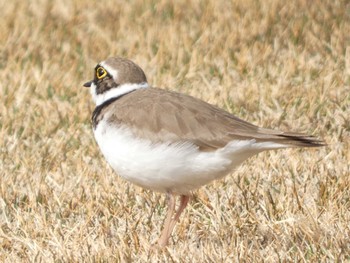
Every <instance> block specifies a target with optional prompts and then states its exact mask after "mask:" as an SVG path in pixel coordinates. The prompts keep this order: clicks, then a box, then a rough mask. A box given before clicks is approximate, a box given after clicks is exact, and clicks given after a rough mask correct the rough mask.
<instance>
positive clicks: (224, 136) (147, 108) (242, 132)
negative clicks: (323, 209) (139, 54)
mask: <svg viewBox="0 0 350 263" xmlns="http://www.w3.org/2000/svg"><path fill="white" fill-rule="evenodd" d="M111 107H112V108H113V109H111ZM107 109H110V110H111V111H110V112H113V113H112V114H110V115H108V116H107V115H106V116H105V117H106V118H108V120H109V121H110V122H117V123H123V124H126V125H128V126H129V127H132V129H133V132H134V133H135V135H137V136H140V137H143V138H148V139H150V140H151V141H163V142H171V143H174V142H180V141H191V142H193V143H194V144H196V145H198V146H199V147H200V148H201V149H203V150H215V149H217V148H220V147H223V146H225V145H226V144H227V143H228V142H230V141H232V140H235V139H237V140H244V139H256V140H257V141H261V142H264V141H272V142H278V143H282V144H287V145H290V146H291V147H292V146H300V147H314V146H321V145H323V142H322V141H320V140H317V139H315V138H314V137H311V136H307V135H304V134H299V133H284V132H280V131H274V130H270V129H263V128H259V127H258V126H255V125H253V124H250V123H248V122H246V121H243V120H241V119H239V118H237V117H235V116H234V115H232V114H230V113H228V112H226V111H224V110H222V109H220V108H218V107H215V106H213V105H211V104H208V103H206V102H204V101H202V100H199V99H196V98H194V97H191V96H187V95H184V94H180V93H176V92H171V91H167V90H162V89H157V88H147V89H140V90H137V91H134V92H131V93H130V94H127V95H125V96H123V97H121V98H120V99H118V100H117V101H116V102H114V103H112V104H111V105H109V106H108V107H106V109H104V110H103V111H104V112H105V114H107ZM103 115H104V114H103Z"/></svg>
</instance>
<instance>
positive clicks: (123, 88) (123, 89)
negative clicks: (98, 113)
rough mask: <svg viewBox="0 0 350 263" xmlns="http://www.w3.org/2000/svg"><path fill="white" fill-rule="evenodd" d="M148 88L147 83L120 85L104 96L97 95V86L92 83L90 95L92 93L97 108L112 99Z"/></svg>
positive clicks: (103, 94)
mask: <svg viewBox="0 0 350 263" xmlns="http://www.w3.org/2000/svg"><path fill="white" fill-rule="evenodd" d="M148 87H149V86H148V83H147V82H143V83H138V84H131V83H126V84H123V85H120V86H118V87H115V88H112V89H109V90H107V91H106V92H104V93H102V94H97V93H96V84H95V83H91V86H90V93H91V96H92V99H93V100H94V102H95V103H96V106H99V105H101V104H102V103H104V102H105V101H107V100H109V99H111V98H118V97H120V96H121V95H123V94H126V93H128V92H130V91H133V90H137V89H144V88H148Z"/></svg>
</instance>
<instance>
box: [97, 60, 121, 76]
mask: <svg viewBox="0 0 350 263" xmlns="http://www.w3.org/2000/svg"><path fill="white" fill-rule="evenodd" d="M100 65H101V66H102V67H103V68H104V69H105V70H107V72H108V73H109V74H111V75H112V77H113V79H114V80H117V79H118V70H116V69H114V68H113V67H111V66H110V65H108V64H107V63H106V61H102V62H101V63H100Z"/></svg>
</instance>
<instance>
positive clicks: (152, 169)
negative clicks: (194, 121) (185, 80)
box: [94, 120, 283, 194]
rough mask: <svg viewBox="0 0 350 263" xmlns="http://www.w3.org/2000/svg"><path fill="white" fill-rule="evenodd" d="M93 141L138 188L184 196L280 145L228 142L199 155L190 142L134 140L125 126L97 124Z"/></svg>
mask: <svg viewBox="0 0 350 263" xmlns="http://www.w3.org/2000/svg"><path fill="white" fill-rule="evenodd" d="M94 134H95V138H96V141H97V143H98V145H99V147H100V149H101V151H102V153H103V155H104V157H105V158H106V160H107V162H108V163H109V164H110V165H111V166H112V168H113V169H114V170H115V172H116V173H117V174H118V175H120V176H122V177H124V178H125V179H126V180H128V181H130V182H132V183H134V184H137V185H139V186H141V187H144V188H148V189H152V190H155V191H159V192H173V193H178V194H188V193H189V192H190V191H192V190H194V189H197V188H199V187H200V186H202V185H205V184H207V183H209V182H211V181H213V180H215V179H218V178H221V177H223V176H224V175H226V174H227V173H229V172H230V171H231V170H232V169H233V168H234V167H236V166H237V165H239V164H241V163H242V162H243V161H244V160H246V159H247V158H249V157H250V156H252V155H254V154H256V153H258V152H261V151H263V150H265V149H272V148H281V147H283V145H277V144H274V145H271V144H269V145H266V143H256V142H255V140H244V141H232V142H230V143H229V144H227V145H226V146H225V147H224V148H222V149H219V150H217V151H213V152H201V151H199V150H198V147H196V146H195V145H193V144H192V143H189V142H187V143H179V144H171V145H167V144H160V143H159V144H155V143H152V142H150V141H148V140H144V139H139V138H135V137H134V136H133V134H132V133H131V132H130V131H128V129H127V128H126V127H120V128H118V127H115V126H109V125H108V123H106V122H105V121H103V120H102V121H100V123H99V124H98V126H97V128H96V129H95V130H94Z"/></svg>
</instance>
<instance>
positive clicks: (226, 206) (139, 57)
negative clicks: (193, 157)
mask: <svg viewBox="0 0 350 263" xmlns="http://www.w3.org/2000/svg"><path fill="white" fill-rule="evenodd" d="M0 6H1V11H2V12H1V17H0V40H1V46H0V49H1V52H0V68H1V71H0V79H1V82H0V98H1V104H0V144H1V151H0V155H1V159H0V261H5V262H22V261H23V262H40V261H41V262H54V261H55V262H72V261H73V262H74V261H80V262H81V261H85V262H95V261H102V260H103V261H123V262H129V261H134V262H144V261H153V262H163V261H164V262H188V261H194V262H229V261H236V262H238V261H247V262H261V261H264V260H265V261H267V262H276V261H282V262H285V261H295V262H299V261H330V262H332V261H347V260H350V242H349V240H350V228H349V225H350V190H349V189H350V175H349V174H350V172H349V170H350V149H349V144H350V142H349V141H350V120H349V116H350V38H349V36H350V34H349V32H350V17H349V16H350V6H349V3H348V1H346V0H325V1H321V0H316V1H308V0H298V1H278V0H267V1H262V0H261V1H255V0H248V1H243V0H241V1H234V3H228V1H224V0H222V1H214V0H206V1H199V0H193V1H185V0H181V1H177V2H176V4H175V3H171V2H170V1H166V0H162V1H159V2H158V1H154V0H153V1H130V2H127V1H99V2H97V1H96V2H95V1H83V0H79V1H69V0H65V1H50V0H36V1H20V0H13V1H7V2H5V1H2V2H1V3H0ZM111 55H119V56H125V57H128V58H130V59H132V60H134V61H135V62H137V63H138V64H139V65H140V66H141V67H142V68H143V69H144V70H145V72H146V74H147V75H148V79H149V81H150V82H151V83H153V84H154V85H156V86H162V87H169V88H170V89H173V90H179V91H181V92H185V93H189V94H191V95H194V96H196V97H200V98H202V99H204V100H206V101H209V102H211V103H214V104H217V105H219V106H221V107H224V108H226V109H227V110H229V111H231V112H233V113H235V114H236V115H238V116H240V117H241V118H244V119H246V120H249V121H251V122H253V123H255V124H258V125H262V126H267V127H275V128H279V129H285V130H287V129H294V130H298V131H304V132H307V133H310V134H314V135H317V136H321V137H323V138H324V139H325V140H326V141H327V142H328V143H329V146H328V147H325V148H322V149H312V150H281V151H277V152H269V153H264V154H260V155H259V156H257V157H256V158H252V159H250V160H248V161H247V162H246V163H245V165H244V166H242V167H241V168H239V169H238V170H237V171H236V172H235V173H233V175H231V176H228V177H226V178H225V179H224V180H221V181H217V182H214V183H213V184H211V185H208V186H206V187H203V188H201V189H200V190H198V191H197V192H196V193H195V196H196V197H195V199H194V200H193V201H192V203H191V205H190V206H189V207H188V209H187V210H186V212H185V213H184V215H183V216H182V218H181V222H180V223H179V224H178V225H177V227H176V229H175V234H174V236H173V239H172V241H171V245H170V246H169V247H168V248H167V249H166V250H164V251H151V250H150V249H149V245H150V244H151V243H152V242H154V241H155V240H156V238H157V235H158V234H159V233H160V225H161V224H162V220H163V218H164V216H165V209H164V199H165V198H164V196H163V195H160V194H157V193H153V192H149V191H145V190H142V189H140V188H138V187H136V186H133V185H130V184H129V183H127V182H125V181H123V180H122V179H120V178H119V177H118V176H117V175H115V174H114V173H113V172H112V171H111V169H110V168H109V167H108V166H107V164H106V162H105V161H104V159H103V158H102V156H101V154H100V152H99V150H98V147H97V145H96V143H95V142H94V139H93V135H92V131H91V127H90V122H89V118H90V114H91V112H92V110H93V107H94V106H93V104H92V101H91V98H90V94H89V92H88V90H86V89H84V88H83V87H82V84H83V83H84V81H87V80H89V79H90V78H91V76H92V69H93V67H94V66H95V63H96V62H98V61H100V60H103V59H105V58H106V57H108V56H111Z"/></svg>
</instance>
